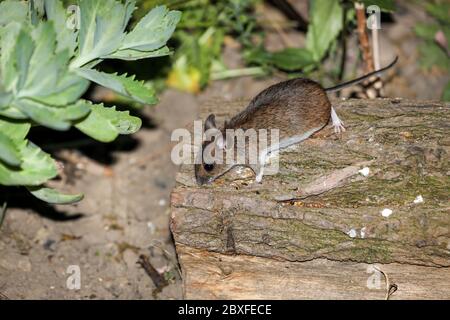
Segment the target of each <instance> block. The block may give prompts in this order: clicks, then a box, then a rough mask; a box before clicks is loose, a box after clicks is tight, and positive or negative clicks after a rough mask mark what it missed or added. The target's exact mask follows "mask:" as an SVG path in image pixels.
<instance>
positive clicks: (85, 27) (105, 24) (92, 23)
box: [71, 0, 135, 68]
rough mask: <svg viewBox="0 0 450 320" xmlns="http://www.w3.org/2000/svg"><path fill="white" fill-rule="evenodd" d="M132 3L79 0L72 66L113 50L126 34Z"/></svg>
mask: <svg viewBox="0 0 450 320" xmlns="http://www.w3.org/2000/svg"><path fill="white" fill-rule="evenodd" d="M134 5H135V1H131V0H127V1H126V2H125V3H124V4H122V3H121V2H118V1H115V0H79V6H80V30H79V33H78V44H79V46H78V47H79V55H78V57H77V58H76V59H75V60H74V61H72V63H71V67H73V68H77V67H81V66H83V65H85V64H87V63H88V62H90V61H92V60H95V59H98V58H101V57H103V56H107V55H109V54H111V53H113V52H114V51H116V50H117V49H118V48H119V46H120V44H121V42H122V39H123V38H124V37H125V33H124V30H125V27H126V25H127V24H128V21H129V19H130V18H131V14H132V12H133V10H134Z"/></svg>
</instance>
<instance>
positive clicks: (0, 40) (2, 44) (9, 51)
mask: <svg viewBox="0 0 450 320" xmlns="http://www.w3.org/2000/svg"><path fill="white" fill-rule="evenodd" d="M20 30H21V26H20V24H19V23H16V22H11V23H10V24H8V25H7V26H6V27H2V28H0V48H1V50H0V75H1V77H2V81H1V82H0V83H2V85H3V87H4V89H5V90H6V91H11V90H13V88H14V87H15V86H16V83H17V79H18V72H17V68H16V57H15V54H14V50H15V48H16V39H17V38H18V36H19V32H20Z"/></svg>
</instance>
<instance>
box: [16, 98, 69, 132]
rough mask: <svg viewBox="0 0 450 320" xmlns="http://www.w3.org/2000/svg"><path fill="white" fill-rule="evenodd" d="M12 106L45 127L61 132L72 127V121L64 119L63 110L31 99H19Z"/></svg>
mask: <svg viewBox="0 0 450 320" xmlns="http://www.w3.org/2000/svg"><path fill="white" fill-rule="evenodd" d="M12 105H13V106H14V107H16V108H17V109H19V110H20V111H21V112H22V113H24V114H26V115H27V116H28V117H30V118H31V119H33V120H34V121H36V122H37V123H39V124H41V125H43V126H45V127H48V128H51V129H55V130H60V131H61V130H67V129H69V127H70V121H67V120H66V119H64V112H62V111H61V110H62V109H63V108H57V107H51V106H48V105H45V104H43V103H40V102H37V101H33V100H30V99H18V100H15V101H14V102H13V104H12Z"/></svg>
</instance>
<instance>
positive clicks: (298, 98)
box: [195, 78, 331, 184]
mask: <svg viewBox="0 0 450 320" xmlns="http://www.w3.org/2000/svg"><path fill="white" fill-rule="evenodd" d="M330 114H331V104H330V101H329V100H328V96H327V94H326V93H325V90H324V89H323V88H322V87H321V86H320V84H318V83H317V82H314V81H312V80H309V79H302V78H297V79H292V80H288V81H284V82H280V83H277V84H275V85H273V86H270V87H269V88H267V89H265V90H263V91H262V92H261V93H259V94H258V95H257V96H256V97H255V98H254V99H253V100H252V101H251V102H250V103H249V105H248V106H247V108H245V109H244V110H243V111H241V112H240V113H238V114H237V115H235V116H234V117H233V118H231V120H230V121H228V122H225V127H224V128H223V129H222V130H221V131H222V134H223V136H224V137H225V130H226V129H243V130H247V129H255V130H259V129H267V130H270V129H278V130H280V131H279V132H280V140H282V139H285V138H288V137H292V136H295V135H301V134H303V133H305V132H307V131H309V130H311V129H314V128H322V127H324V126H325V125H326V124H327V123H328V121H329V119H330ZM206 126H207V127H211V126H212V127H215V122H214V117H211V116H210V117H208V120H207V125H206ZM209 143H211V142H209V141H207V142H204V143H203V146H202V147H203V150H204V148H205V147H206V146H207V145H208V144H209ZM202 160H203V158H202ZM202 162H203V161H202ZM229 169H231V167H230V166H228V165H226V164H215V165H214V168H213V170H211V171H206V170H205V168H204V166H203V164H196V165H195V176H196V179H197V182H198V183H200V184H203V183H208V182H211V181H212V180H213V179H215V178H217V177H219V176H220V175H222V174H224V173H225V172H227V171H228V170H229Z"/></svg>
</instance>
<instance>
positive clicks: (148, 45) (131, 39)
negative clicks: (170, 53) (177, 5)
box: [120, 6, 181, 51]
mask: <svg viewBox="0 0 450 320" xmlns="http://www.w3.org/2000/svg"><path fill="white" fill-rule="evenodd" d="M180 18H181V12H179V11H169V10H168V9H167V8H166V7H165V6H158V7H156V8H154V9H153V10H151V11H150V12H149V13H147V14H146V15H145V16H144V17H143V18H142V19H141V20H140V21H139V22H138V23H137V24H136V26H135V27H134V29H133V30H132V31H131V32H129V33H128V34H127V35H126V36H125V38H124V40H123V42H122V44H121V46H120V49H121V50H124V49H134V50H139V51H153V50H156V49H159V48H161V47H162V46H164V45H165V44H166V42H167V40H169V38H170V36H171V35H172V33H173V31H174V30H175V27H176V25H177V23H178V22H179V21H180Z"/></svg>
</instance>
